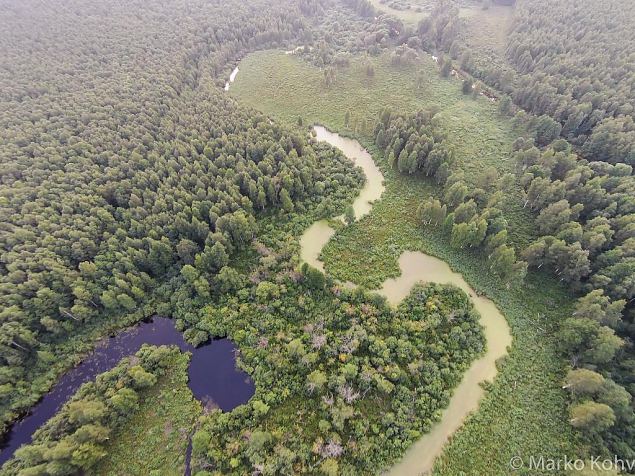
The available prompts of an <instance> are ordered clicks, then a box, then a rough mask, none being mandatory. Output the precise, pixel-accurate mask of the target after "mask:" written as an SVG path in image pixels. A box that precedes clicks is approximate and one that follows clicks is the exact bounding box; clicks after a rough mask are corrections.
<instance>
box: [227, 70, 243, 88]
mask: <svg viewBox="0 0 635 476" xmlns="http://www.w3.org/2000/svg"><path fill="white" fill-rule="evenodd" d="M238 71H240V70H239V69H238V66H236V67H235V68H234V70H233V71H232V72H231V73H230V75H229V81H226V82H225V91H229V86H231V83H233V82H234V80H235V79H236V75H237V74H238Z"/></svg>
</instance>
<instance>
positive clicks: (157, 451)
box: [95, 354, 201, 476]
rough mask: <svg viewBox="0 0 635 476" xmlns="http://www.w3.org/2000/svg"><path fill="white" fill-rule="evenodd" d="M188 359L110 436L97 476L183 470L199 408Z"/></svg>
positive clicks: (152, 475)
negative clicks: (193, 390) (189, 372)
mask: <svg viewBox="0 0 635 476" xmlns="http://www.w3.org/2000/svg"><path fill="white" fill-rule="evenodd" d="M189 360H190V359H189V356H188V355H186V354H180V355H179V356H178V359H175V362H174V365H172V366H171V367H170V368H169V371H168V372H167V373H166V374H165V375H164V376H163V377H161V379H160V380H159V381H158V383H157V384H156V385H155V386H154V387H153V388H152V390H151V391H150V392H149V393H148V395H147V396H146V398H145V400H144V401H143V403H142V404H141V406H140V408H139V410H138V411H137V412H136V413H135V414H134V416H133V417H132V418H130V420H129V421H128V422H126V424H125V425H124V426H123V427H122V428H121V430H120V431H119V432H118V433H117V434H116V435H114V436H113V438H112V443H111V444H110V445H109V446H108V447H107V453H108V454H107V456H106V457H105V458H104V459H103V460H102V461H100V462H99V466H98V470H97V471H96V473H95V474H96V475H103V476H107V475H113V474H116V475H118V476H127V475H130V476H132V475H139V474H144V475H148V476H173V475H176V474H183V473H184V470H185V452H186V449H187V445H188V442H189V438H190V434H191V432H192V426H193V424H194V420H195V419H196V418H197V417H198V416H199V415H200V413H201V407H200V404H199V402H198V401H197V400H196V399H194V397H193V396H192V392H191V391H190V389H189V387H188V385H187V378H188V377H187V367H188V363H189Z"/></svg>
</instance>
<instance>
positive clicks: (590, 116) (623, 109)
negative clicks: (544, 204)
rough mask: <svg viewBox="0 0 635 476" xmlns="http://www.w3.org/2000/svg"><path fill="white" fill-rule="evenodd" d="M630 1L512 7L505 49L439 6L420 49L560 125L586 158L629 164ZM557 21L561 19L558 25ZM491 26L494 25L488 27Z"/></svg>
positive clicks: (633, 131)
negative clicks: (442, 55)
mask: <svg viewBox="0 0 635 476" xmlns="http://www.w3.org/2000/svg"><path fill="white" fill-rule="evenodd" d="M630 7H631V5H630V2H628V1H624V0H612V1H607V2H595V1H592V0H588V1H582V2H578V1H563V2H551V1H548V0H522V1H518V2H516V8H515V10H514V11H513V20H512V21H511V25H510V27H509V34H508V35H507V37H506V39H505V42H504V45H501V46H504V52H503V51H499V50H500V49H502V48H498V49H497V48H496V47H495V46H496V45H488V44H486V43H485V44H484V43H479V42H478V41H474V38H472V37H471V36H472V35H473V31H472V30H474V29H475V28H476V27H475V25H474V21H477V20H480V18H478V17H475V18H477V19H476V20H474V21H471V20H470V19H464V18H461V17H460V15H459V9H458V7H457V6H456V5H455V4H454V3H452V2H439V3H438V4H437V6H436V7H435V9H434V10H433V11H432V12H431V15H430V16H429V17H427V18H425V19H424V20H422V21H421V22H420V24H419V27H418V33H419V35H421V37H422V40H423V45H424V47H425V48H427V49H429V50H432V51H437V50H440V51H445V52H447V53H448V54H449V55H450V57H451V58H452V59H453V60H455V63H454V65H455V66H457V67H460V68H461V69H463V70H465V71H466V72H468V73H470V74H472V75H474V76H475V77H476V78H478V79H480V80H482V81H484V82H485V83H487V84H488V85H490V86H493V87H494V88H495V89H497V90H498V91H499V92H502V93H505V94H509V95H510V96H511V98H512V99H513V101H514V103H515V104H516V105H518V106H519V107H521V108H523V109H524V110H526V111H527V112H531V113H532V114H534V115H536V116H542V115H546V116H549V117H551V118H553V119H554V120H555V121H556V122H557V123H558V124H559V129H558V134H560V135H561V136H562V137H564V138H566V139H567V140H569V141H570V142H572V143H573V144H574V145H576V146H578V151H579V152H580V153H582V154H583V155H584V156H585V157H586V158H587V159H589V160H595V161H597V160H601V161H606V162H610V163H627V164H631V165H633V164H634V163H635V125H634V123H633V119H634V111H635V104H634V102H633V95H632V89H633V84H635V83H634V81H635V68H634V66H633V64H635V61H634V59H635V58H634V57H633V50H634V46H635V45H634V44H633V42H634V41H635V40H634V39H633V35H632V31H633V29H634V28H635V15H634V14H633V9H632V8H630ZM562 18H567V21H566V22H562V21H561V19H562ZM492 26H493V27H494V28H496V27H498V25H496V24H493V25H492Z"/></svg>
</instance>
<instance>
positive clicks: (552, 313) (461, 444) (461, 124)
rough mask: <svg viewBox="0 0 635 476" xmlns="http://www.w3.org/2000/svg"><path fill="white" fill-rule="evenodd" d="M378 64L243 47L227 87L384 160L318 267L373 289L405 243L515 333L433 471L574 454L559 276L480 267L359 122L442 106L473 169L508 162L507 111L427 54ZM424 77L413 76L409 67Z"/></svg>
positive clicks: (519, 238) (512, 204)
mask: <svg viewBox="0 0 635 476" xmlns="http://www.w3.org/2000/svg"><path fill="white" fill-rule="evenodd" d="M371 61H372V62H373V64H374V66H375V75H374V77H372V78H369V77H367V76H366V74H365V69H364V68H363V63H362V60H361V59H360V60H358V61H353V62H352V64H351V67H350V68H349V69H345V70H341V71H339V72H338V78H337V82H336V85H335V86H333V87H332V88H328V89H327V88H326V87H325V86H324V82H323V80H322V73H321V71H320V70H319V69H317V68H314V67H312V66H310V65H308V64H306V63H303V62H302V61H301V60H299V59H297V58H293V57H288V56H284V55H283V54H281V53H279V52H275V51H265V52H258V53H255V54H252V55H250V56H248V57H247V58H245V60H243V62H242V63H241V73H242V74H241V75H240V76H239V78H238V80H237V81H236V83H235V84H234V87H233V89H232V93H231V94H232V95H234V96H235V97H236V98H238V99H239V100H240V101H242V102H244V103H247V104H249V105H252V106H254V107H256V108H258V109H260V110H262V111H264V112H266V113H268V114H270V115H272V116H274V117H276V118H278V119H282V120H284V121H286V122H289V123H296V122H297V118H298V117H299V116H300V117H302V118H303V120H304V123H305V124H306V123H320V124H324V125H326V126H328V127H329V128H331V129H332V130H335V131H337V132H340V133H342V134H347V135H353V136H355V137H356V138H357V139H358V140H360V142H362V144H363V145H364V146H365V147H366V148H367V149H368V150H369V151H370V152H371V153H372V154H373V157H374V158H375V160H376V161H377V163H378V164H379V165H380V167H381V168H382V171H383V173H384V176H385V180H386V191H385V192H384V195H383V197H382V199H381V200H380V201H379V202H377V203H376V205H375V206H374V208H373V210H372V212H371V213H370V214H369V215H367V216H365V217H363V218H362V219H361V220H360V221H358V222H356V223H355V224H353V225H352V226H349V227H342V228H341V229H339V230H338V231H337V233H336V235H335V236H334V237H333V238H332V239H331V241H330V242H329V244H328V245H327V246H326V247H325V249H324V250H323V253H322V258H323V260H324V262H325V266H326V270H327V272H328V273H330V274H331V275H333V276H334V277H336V278H338V279H341V280H351V281H354V282H356V283H358V284H362V285H365V286H367V287H369V288H375V287H377V286H378V285H379V283H381V282H382V281H383V280H384V279H386V278H388V277H394V276H397V275H398V273H399V269H398V265H397V258H398V256H399V255H400V254H401V252H402V251H404V250H419V251H422V252H425V253H428V254H431V255H434V256H437V257H439V258H441V259H443V260H445V261H446V262H447V263H448V264H449V265H450V266H451V267H452V268H453V269H454V270H455V271H457V272H460V273H462V274H463V276H464V278H465V280H466V281H467V282H468V283H469V284H470V285H471V286H472V287H473V288H474V289H476V290H477V291H478V292H480V293H483V294H486V295H488V296H489V297H490V298H491V299H492V300H494V301H495V302H496V303H497V305H498V306H499V307H500V309H501V310H502V311H503V313H504V314H505V316H506V318H507V319H508V321H509V324H510V326H511V329H512V334H513V336H514V344H513V346H512V348H511V349H510V353H509V355H508V357H507V358H505V359H504V361H503V362H500V365H499V367H500V372H499V375H498V377H497V378H496V380H495V381H494V382H493V383H491V384H487V385H486V388H487V389H488V392H487V393H486V397H485V398H484V399H483V401H482V402H481V405H480V408H479V410H478V411H477V412H476V413H474V414H473V415H472V416H470V417H469V418H468V420H467V421H466V423H465V424H464V425H463V427H462V428H461V429H460V430H459V431H458V432H457V433H456V434H455V435H454V436H453V438H452V440H451V443H450V444H449V445H448V446H447V447H446V449H445V451H444V453H443V454H442V456H441V457H440V458H439V459H438V460H437V462H436V466H435V474H438V475H443V476H448V475H507V474H509V467H508V463H509V460H510V458H511V457H513V456H517V455H520V456H523V457H529V456H530V455H545V457H548V455H550V456H552V457H558V456H559V455H563V454H575V448H576V447H577V442H576V441H575V438H574V435H573V433H572V432H571V430H570V427H569V425H568V424H567V410H566V408H567V407H566V396H565V394H564V393H563V392H562V390H561V388H560V385H561V381H562V379H563V373H564V363H563V360H562V358H561V357H560V355H559V353H558V342H557V341H556V339H555V337H554V335H553V333H554V329H555V328H556V325H557V322H558V321H559V320H561V319H562V318H564V317H566V316H567V315H569V314H570V311H571V303H572V301H571V298H570V296H569V295H568V294H567V293H566V291H565V289H564V288H563V287H562V286H560V285H559V283H557V282H555V281H554V280H552V279H550V278H549V277H547V276H544V275H539V274H530V275H529V276H528V277H527V279H526V281H525V283H523V284H522V285H515V286H513V285H511V286H510V285H509V284H507V283H502V282H500V280H498V279H496V278H495V277H493V276H492V275H491V274H490V273H489V272H488V264H487V259H486V257H485V256H483V255H482V254H481V253H479V252H477V251H474V252H472V251H457V250H454V249H452V248H451V247H450V246H449V243H448V240H447V237H445V236H443V235H442V234H441V233H440V232H439V231H437V230H434V229H423V228H421V227H420V226H419V224H418V222H417V219H416V209H417V206H418V204H419V203H420V202H421V201H422V200H423V199H425V198H426V197H427V196H430V195H434V194H435V193H437V190H436V189H435V187H434V185H432V184H431V183H429V182H428V181H426V180H424V179H423V178H422V177H413V176H404V175H399V174H397V173H396V172H395V171H393V170H391V169H390V168H389V167H388V165H387V163H386V161H385V160H384V158H383V155H382V154H381V152H380V151H378V150H377V149H376V148H375V147H374V145H373V141H372V135H371V133H370V130H369V129H368V127H364V126H362V127H360V126H359V125H358V126H357V127H353V126H352V125H349V126H350V127H346V126H345V124H344V117H345V113H346V111H350V115H351V118H353V121H351V122H354V121H355V122H357V124H359V123H360V122H361V123H362V124H364V125H365V121H366V122H368V121H367V120H372V121H373V124H374V120H375V118H376V117H377V114H378V113H379V112H380V111H381V109H383V108H384V107H385V106H389V107H390V108H392V109H393V110H395V111H399V112H404V113H405V112H412V111H415V110H417V109H419V108H429V107H434V106H436V107H439V108H440V111H441V112H440V113H439V115H438V117H439V119H438V120H439V121H440V122H441V125H442V126H443V127H444V128H445V129H446V130H447V131H448V133H449V134H448V139H447V140H449V141H451V143H452V144H453V146H454V148H455V152H456V155H457V163H456V167H457V168H460V169H461V170H463V171H464V172H465V176H466V179H467V180H468V181H469V180H474V178H475V176H476V175H477V174H478V172H479V171H480V170H482V169H483V168H484V167H485V166H488V165H493V166H495V167H496V168H497V169H498V170H499V171H500V172H505V171H511V170H512V168H513V165H512V163H511V160H510V159H509V155H510V145H511V142H512V141H513V139H514V138H515V137H516V135H515V133H514V130H513V128H512V126H511V124H510V123H509V121H508V120H507V119H505V118H503V117H501V116H500V115H499V114H498V112H497V110H496V105H495V104H492V103H491V102H490V101H488V100H487V99H485V98H481V97H478V98H473V97H471V96H464V95H462V93H461V91H460V82H459V81H458V80H456V79H452V78H451V79H443V78H440V77H439V75H438V72H437V69H436V64H435V63H434V62H433V61H432V60H431V59H429V58H427V57H426V58H422V59H421V61H420V62H419V63H418V64H417V65H412V66H408V67H399V68H395V67H393V66H391V65H390V63H389V61H388V58H387V57H385V56H382V57H379V58H373V59H371ZM417 70H420V71H422V72H423V74H424V80H423V81H422V82H421V85H420V87H417V86H416V81H415V77H416V73H417ZM519 198H520V196H519V192H518V190H515V191H512V192H511V193H510V194H508V203H507V206H506V210H505V212H506V216H507V218H508V220H509V222H510V228H511V232H512V233H511V235H512V237H513V239H514V241H515V243H516V244H517V245H519V246H522V245H523V244H525V243H527V242H528V241H529V240H530V239H531V238H532V237H533V222H532V219H531V217H530V215H529V214H528V213H527V212H526V211H525V210H523V209H522V207H521V206H520V204H519Z"/></svg>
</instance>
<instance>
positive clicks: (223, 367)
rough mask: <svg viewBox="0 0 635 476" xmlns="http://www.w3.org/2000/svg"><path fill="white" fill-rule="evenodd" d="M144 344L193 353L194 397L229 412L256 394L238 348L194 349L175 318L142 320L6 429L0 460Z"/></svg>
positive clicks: (227, 344) (221, 344)
mask: <svg viewBox="0 0 635 476" xmlns="http://www.w3.org/2000/svg"><path fill="white" fill-rule="evenodd" d="M143 344H151V345H176V346H178V347H179V349H181V351H183V352H191V353H192V358H191V360H190V366H189V369H188V374H189V386H190V389H192V394H193V395H194V397H195V398H196V399H198V400H199V401H201V402H202V403H203V404H204V405H215V406H217V407H219V408H221V409H222V410H223V411H229V410H232V409H234V408H235V407H237V406H238V405H241V404H243V403H246V402H247V401H248V400H249V399H250V398H251V396H252V395H253V394H254V390H255V389H254V384H253V383H252V381H251V379H250V378H249V376H248V375H247V374H246V373H245V372H243V371H242V370H239V369H238V368H236V359H235V355H234V352H235V350H236V346H235V345H234V344H233V343H232V342H231V341H230V340H228V339H217V340H213V341H211V342H210V343H209V344H206V345H203V346H201V347H194V346H192V345H190V344H188V343H187V342H185V340H184V339H183V334H181V333H180V332H179V331H177V330H176V329H175V327H174V321H173V320H172V319H168V318H165V317H154V318H153V319H152V321H150V322H142V323H140V324H138V325H137V326H135V327H133V328H131V329H128V330H126V331H123V332H121V333H119V334H117V335H116V336H114V337H111V338H109V339H105V340H104V341H102V342H101V343H100V344H99V345H98V346H97V348H96V349H95V351H94V352H93V353H92V354H90V355H88V356H87V357H86V358H85V359H84V360H83V361H82V363H80V364H79V365H78V366H76V367H74V368H73V369H72V370H70V371H68V372H67V373H66V374H64V375H63V376H62V378H61V379H60V381H59V382H58V383H57V384H56V385H55V386H54V387H53V388H52V389H51V391H50V392H49V393H47V394H46V395H45V396H44V397H43V398H42V400H40V402H39V403H38V404H37V405H35V406H34V407H33V408H32V409H31V412H30V413H29V414H28V415H27V416H26V417H25V418H23V419H22V420H20V421H19V422H17V423H16V424H15V425H13V427H12V428H11V430H10V431H9V432H8V433H7V435H6V438H5V440H4V442H3V443H2V446H1V449H0V464H2V463H4V462H5V461H7V460H8V459H9V458H11V456H12V455H13V453H14V452H15V450H16V449H18V448H19V447H20V446H21V445H23V444H25V443H29V442H30V441H31V435H32V434H33V432H34V431H35V430H37V429H38V428H39V427H40V426H42V425H43V424H44V423H45V422H46V421H47V420H49V418H51V417H52V416H53V415H55V413H56V412H57V411H58V410H59V409H60V407H61V406H62V405H63V404H64V403H65V402H66V401H67V400H68V399H69V398H70V397H71V396H72V395H73V394H74V393H75V392H76V391H77V389H78V388H79V387H80V386H81V385H82V384H83V383H85V382H88V381H90V380H94V379H95V377H96V376H97V375H98V374H100V373H103V372H105V371H107V370H109V369H111V368H113V367H114V366H115V365H117V364H118V363H119V361H120V360H121V359H122V358H124V357H126V356H129V355H132V354H134V353H136V352H137V351H138V350H139V349H140V348H141V346H142V345H143ZM188 456H189V455H188ZM188 459H189V458H188Z"/></svg>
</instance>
